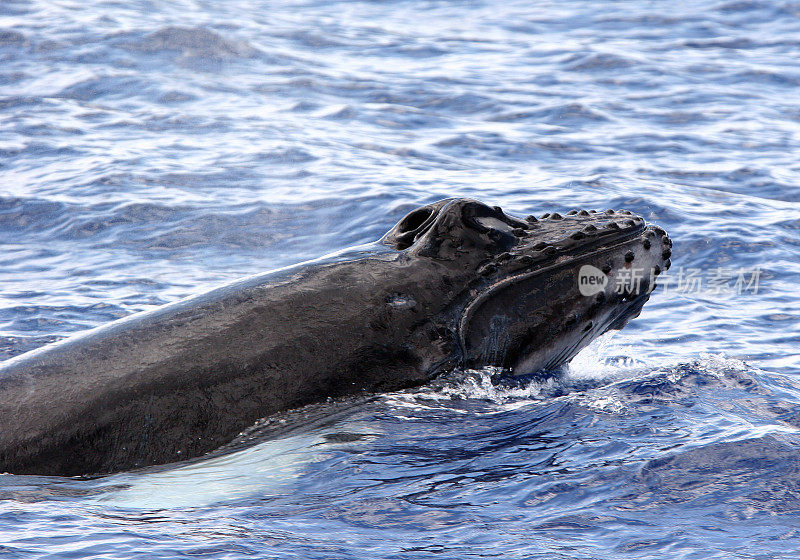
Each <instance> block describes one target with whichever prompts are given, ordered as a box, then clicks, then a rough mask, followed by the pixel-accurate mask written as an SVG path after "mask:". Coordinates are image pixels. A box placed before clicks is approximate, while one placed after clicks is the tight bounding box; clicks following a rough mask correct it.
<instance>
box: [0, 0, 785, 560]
mask: <svg viewBox="0 0 800 560" xmlns="http://www.w3.org/2000/svg"><path fill="white" fill-rule="evenodd" d="M799 56H800V3H798V2H793V1H763V2H762V1H732V2H725V1H698V2H672V3H668V2H650V1H639V2H621V1H620V2H607V3H600V2H589V1H560V2H537V3H531V2H516V1H508V2H497V3H493V2H480V1H474V2H452V1H423V0H405V1H390V2H374V3H373V2H349V1H347V2H345V1H326V2H321V1H319V0H310V1H303V2H299V1H298V2H289V1H276V2H260V1H258V0H256V1H249V2H244V1H241V0H232V1H228V2H208V1H205V0H197V1H188V0H185V1H174V2H155V1H145V0H131V1H129V2H117V1H91V0H88V1H82V2H77V1H74V0H49V1H46V2H45V1H42V0H31V1H14V0H3V1H2V2H0V358H7V357H11V356H14V355H17V354H20V353H22V352H25V351H28V350H30V349H33V348H36V347H38V346H41V345H43V344H46V343H48V342H51V341H54V340H58V339H60V338H63V337H65V336H68V335H69V334H71V333H74V332H78V331H81V330H84V329H88V328H91V327H94V326H97V325H100V324H103V323H105V322H108V321H111V320H113V319H116V318H119V317H123V316H125V315H128V314H130V313H134V312H137V311H141V310H145V309H150V308H152V307H153V306H157V305H160V304H163V303H166V302H169V301H174V300H176V299H178V298H181V297H183V296H186V295H189V294H192V293H196V292H198V291H202V290H204V289H207V288H210V287H212V286H216V285H219V284H222V283H225V282H227V281H230V280H233V279H235V278H238V277H241V276H245V275H249V274H253V273H256V272H260V271H264V270H268V269H271V268H276V267H279V266H284V265H287V264H291V263H294V262H299V261H302V260H306V259H309V258H313V257H317V256H319V255H322V254H324V253H327V252H332V251H336V250H339V249H342V248H345V247H348V246H351V245H355V244H360V243H364V242H368V241H373V240H375V239H377V238H378V237H380V236H381V235H382V234H383V233H384V232H385V231H386V230H387V229H388V228H389V227H391V226H392V225H393V224H394V223H395V222H396V220H398V219H399V218H400V217H401V216H402V215H403V214H404V213H405V212H407V211H408V210H409V209H411V208H413V207H414V206H415V205H418V204H422V203H427V202H431V201H434V200H437V199H440V198H444V197H450V196H470V197H475V198H478V199H480V200H483V201H485V202H487V203H489V204H493V205H494V204H498V205H501V206H502V207H503V208H504V209H505V210H506V211H508V212H510V213H518V214H521V215H523V216H524V215H526V214H529V213H534V214H538V213H543V212H548V211H554V210H555V211H560V212H563V211H568V210H569V209H571V208H596V209H599V210H601V209H605V208H627V209H629V210H631V211H634V212H637V213H639V214H642V215H643V216H645V218H646V219H648V220H650V221H653V222H655V223H658V224H660V225H661V226H663V227H664V228H665V229H667V230H668V231H669V233H670V235H671V237H672V239H673V240H674V244H675V245H674V251H673V252H674V256H673V268H672V269H671V270H670V278H671V279H672V282H664V283H663V285H662V286H661V287H660V288H659V289H658V290H657V291H656V292H655V293H654V294H653V297H652V299H651V301H650V302H649V303H648V304H647V305H646V306H645V309H644V312H643V313H642V315H641V316H640V318H638V319H637V320H635V321H633V322H632V323H631V324H629V325H628V326H627V327H626V328H625V330H623V331H621V332H620V333H618V334H615V335H614V336H610V337H605V338H603V339H601V340H599V341H597V342H595V343H594V344H593V345H592V346H591V347H589V348H587V349H586V350H585V351H584V352H582V353H581V354H580V355H579V356H578V357H577V358H576V359H575V360H574V361H573V363H572V364H571V366H570V368H569V370H568V371H566V372H564V373H563V374H561V375H559V376H554V377H553V378H550V379H547V380H544V381H543V380H541V379H538V380H537V379H526V378H522V379H519V380H508V379H506V380H500V381H499V382H498V381H497V380H496V376H495V375H494V374H495V373H496V372H493V371H489V370H485V371H468V372H454V373H453V374H451V375H448V376H446V377H445V378H443V379H440V380H437V381H436V382H434V383H431V384H430V385H429V386H426V387H422V388H419V389H415V390H409V391H405V392H401V393H393V394H383V395H376V396H375V397H374V398H371V399H367V400H362V401H360V402H350V403H338V404H329V405H324V406H319V407H310V408H309V409H306V410H303V411H300V412H297V413H294V414H292V415H287V418H286V419H285V420H286V423H287V425H289V426H291V429H288V430H286V431H284V432H283V433H282V435H281V436H280V437H275V438H268V439H267V440H265V441H262V442H261V443H259V444H257V445H254V446H251V447H248V448H245V449H242V450H241V451H239V452H237V453H234V454H231V455H227V456H224V457H218V458H215V459H209V460H205V461H200V462H198V463H194V464H191V465H177V466H175V467H171V468H168V469H165V470H159V471H157V472H138V473H135V472H134V473H120V474H117V475H113V476H110V477H106V478H101V479H96V480H74V479H59V478H42V477H26V476H14V475H2V476H0V557H1V558H4V559H28V558H48V559H66V558H92V559H112V558H142V559H144V558H147V559H154V558H164V559H175V558H194V559H196V558H215V559H216V558H226V559H239V558H276V559H277V558H280V559H304V560H307V559H340V558H341V559H349V558H353V559H355V558H359V559H360V558H370V559H411V558H433V557H435V558H441V559H459V560H464V559H469V558H503V559H538V558H541V559H548V560H551V559H557V560H567V559H569V560H573V559H575V560H577V559H581V560H583V559H602V560H607V559H654V560H655V559H658V560H663V559H703V560H706V559H717V558H719V559H726V560H729V559H759V560H765V559H773V558H779V559H793V558H800V529H799V528H798V527H800V351H799V350H798V346H799V345H800V327H799V326H798V323H799V321H800V297H798V284H799V283H800V274H799V273H800V157H798V156H800V102H799V101H800V97H799V96H798V89H799V88H800V66H798V64H797V60H798V57H799ZM493 379H494V380H495V381H494V382H493ZM0 429H2V428H1V427H0Z"/></svg>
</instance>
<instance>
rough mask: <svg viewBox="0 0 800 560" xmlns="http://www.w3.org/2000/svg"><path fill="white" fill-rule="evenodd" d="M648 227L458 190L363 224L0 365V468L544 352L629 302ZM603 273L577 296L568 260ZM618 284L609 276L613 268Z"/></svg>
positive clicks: (139, 449) (586, 334)
mask: <svg viewBox="0 0 800 560" xmlns="http://www.w3.org/2000/svg"><path fill="white" fill-rule="evenodd" d="M671 246H672V242H671V241H670V240H669V237H668V236H667V235H666V232H665V231H664V230H663V229H661V228H659V227H657V226H650V225H647V224H646V223H645V221H644V220H643V219H642V218H641V217H639V216H636V215H634V214H632V213H630V212H628V211H624V210H620V211H614V210H607V211H604V212H596V211H588V210H572V211H569V212H566V213H565V214H563V215H562V214H561V213H558V212H555V213H548V214H545V215H543V216H541V217H539V218H537V217H535V216H533V215H531V216H528V217H527V218H525V219H520V218H516V217H514V216H510V215H508V214H506V213H504V212H503V211H502V209H500V208H499V207H496V206H495V207H492V206H487V205H485V204H482V203H480V202H477V201H475V200H470V199H447V200H442V201H439V202H436V203H433V204H428V205H425V206H422V207H420V208H417V209H416V210H413V211H412V212H410V213H409V214H407V215H406V216H405V217H404V218H403V219H401V220H400V221H399V222H398V223H397V224H396V225H395V226H394V227H393V228H392V229H391V230H390V231H389V232H388V233H387V234H386V235H385V236H384V237H383V238H381V239H380V240H379V241H377V242H375V243H373V244H370V245H367V246H360V247H357V248H354V249H353V250H352V251H345V252H341V253H337V254H335V255H333V256H329V257H326V258H321V259H319V260H317V261H311V262H307V263H302V264H298V265H296V266H293V267H287V268H283V269H279V270H277V271H272V272H267V273H264V274H260V275H256V276H253V277H250V278H246V279H243V280H240V281H238V282H235V283H233V284H230V285H227V286H223V287H221V288H217V289H215V290H212V291H210V292H207V293H204V294H201V295H197V296H194V297H191V298H187V299H184V300H182V301H178V302H175V303H172V304H169V305H165V306H163V307H161V308H158V309H155V310H152V311H148V312H144V313H139V314H135V315H132V316H130V317H127V318H124V319H121V320H118V321H115V322H112V323H109V324H108V325H105V326H102V327H99V328H96V329H93V330H90V331H87V332H85V333H81V334H79V335H77V336H74V337H72V338H69V339H66V340H63V341H61V342H58V343H55V344H52V345H49V346H45V347H43V348H40V349H37V350H34V351H32V352H28V353H26V354H22V355H20V356H17V357H15V358H12V359H11V360H8V361H6V362H4V363H2V364H0V426H2V430H0V471H2V472H12V473H16V474H41V475H64V476H72V475H88V474H102V473H111V472H116V471H120V470H127V469H133V468H138V467H145V466H150V465H157V464H165V463H170V462H174V461H179V460H183V459H187V458H191V457H197V456H200V455H203V454H205V453H208V452H210V451H213V450H215V449H217V448H219V447H220V446H222V445H224V444H226V443H228V442H230V441H231V440H233V439H234V438H235V437H236V436H237V434H239V433H240V432H242V431H243V430H245V429H246V428H248V427H249V426H251V425H253V424H254V423H255V422H256V421H257V420H258V419H260V418H263V417H265V416H267V415H269V414H273V413H275V412H279V411H283V410H287V409H292V408H297V407H300V406H304V405H307V404H310V403H314V402H319V401H322V400H325V399H326V398H328V397H338V396H344V395H352V394H359V393H364V392H377V391H390V390H397V389H401V388H405V387H411V386H415V385H420V384H423V383H425V382H426V381H428V380H429V379H431V378H433V377H434V376H436V375H437V374H438V373H439V372H441V371H443V370H446V369H451V368H454V367H458V366H461V367H482V366H501V367H504V368H508V369H509V370H511V371H512V372H516V373H527V372H533V371H538V370H545V369H549V368H554V367H557V366H559V365H561V364H564V363H565V362H567V361H569V360H570V359H571V358H572V357H573V356H574V355H575V354H576V353H577V352H578V351H579V350H580V349H581V348H583V347H584V346H585V345H586V344H588V343H589V342H590V341H591V340H592V339H594V338H595V337H597V336H599V335H601V334H603V333H604V332H606V331H608V330H609V329H620V328H622V327H623V326H624V325H625V324H626V323H627V322H628V321H629V320H630V319H631V318H633V317H635V316H637V315H638V314H639V312H640V310H641V309H642V306H643V305H644V303H645V302H646V301H647V299H648V298H649V295H650V293H651V292H652V290H653V288H654V287H655V278H656V277H657V275H658V274H660V273H661V271H663V270H665V269H667V268H669V266H670V260H669V257H670V256H671ZM587 265H588V266H591V267H593V268H594V269H596V271H597V274H602V275H605V277H606V278H607V279H608V281H607V282H601V283H602V284H603V286H602V287H601V291H600V292H598V293H593V294H592V296H591V297H587V296H585V295H582V294H581V292H580V289H579V285H578V280H577V275H578V271H579V270H580V269H581V267H584V266H587ZM632 266H636V267H638V268H639V269H641V270H642V271H644V274H643V275H642V276H643V278H642V281H641V284H640V285H639V286H638V287H637V289H635V290H627V291H624V292H622V293H618V292H617V291H615V290H614V289H613V288H614V286H615V285H616V284H617V283H618V282H617V281H618V280H619V279H620V278H621V277H622V275H624V274H625V273H626V272H625V271H626V270H628V269H630V268H631V267H632Z"/></svg>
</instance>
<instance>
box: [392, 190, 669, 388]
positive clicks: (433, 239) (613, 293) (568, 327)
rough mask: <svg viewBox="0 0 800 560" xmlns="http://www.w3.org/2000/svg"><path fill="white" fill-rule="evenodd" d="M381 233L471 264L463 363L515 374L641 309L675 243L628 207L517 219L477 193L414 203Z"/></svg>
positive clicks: (456, 318) (461, 340)
mask: <svg viewBox="0 0 800 560" xmlns="http://www.w3.org/2000/svg"><path fill="white" fill-rule="evenodd" d="M381 241H382V242H383V243H384V244H387V245H389V246H391V247H392V248H394V249H396V250H398V251H402V252H404V253H406V254H408V255H409V256H411V257H415V258H419V259H431V260H432V261H435V262H436V263H438V264H440V265H441V266H442V267H443V268H444V269H445V270H448V269H449V270H453V271H454V272H459V273H461V272H463V271H467V272H468V273H469V277H470V278H471V280H470V281H468V282H465V283H464V285H463V286H462V291H461V292H460V297H458V298H456V300H455V303H454V304H453V315H452V316H453V323H452V328H453V330H454V332H455V335H456V337H457V339H458V344H459V346H460V351H461V357H462V365H463V366H465V367H483V366H498V367H502V368H506V369H509V370H511V371H512V372H513V373H518V374H524V373H531V372H535V371H539V370H547V369H552V368H556V367H558V366H560V365H562V364H564V363H566V362H568V361H569V360H570V359H571V358H572V357H573V356H574V355H575V354H577V352H578V351H579V350H580V349H581V348H583V347H584V346H586V345H587V344H588V343H589V342H591V341H592V340H593V339H594V338H596V337H598V336H600V335H601V334H603V333H605V332H607V331H609V330H611V329H621V328H622V327H623V326H624V325H625V324H626V323H627V322H628V321H629V320H631V319H633V318H635V317H636V316H638V314H639V312H640V311H641V309H642V306H643V305H644V304H645V302H646V301H647V300H648V299H649V297H650V293H651V292H652V291H653V290H654V289H655V287H656V279H657V277H658V275H659V274H661V273H662V272H663V271H664V270H666V269H668V268H669V267H670V264H671V263H670V256H671V251H672V249H671V248H672V241H671V240H670V239H669V237H668V235H667V234H666V232H665V231H664V230H663V229H662V228H660V227H658V226H655V225H651V224H648V223H646V222H645V220H644V219H643V218H642V217H641V216H637V215H635V214H633V213H632V212H629V211H627V210H605V211H596V210H577V209H576V210H570V211H569V212H565V213H564V214H563V215H562V214H560V213H557V212H554V213H548V214H544V215H542V216H539V217H535V216H527V217H526V218H518V217H514V216H510V215H508V214H506V213H505V212H503V211H502V209H501V208H499V207H497V206H487V205H486V204H483V203H481V202H478V201H476V200H471V199H447V200H442V201H439V202H436V203H433V204H428V205H426V206H422V207H420V208H417V209H416V210H413V211H412V212H410V213H409V214H407V215H406V216H405V217H404V218H403V219H401V220H400V221H399V222H398V223H397V225H395V226H394V227H393V228H392V229H391V230H390V231H389V232H388V233H387V234H386V235H385V236H384V237H383V239H382V240H381Z"/></svg>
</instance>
